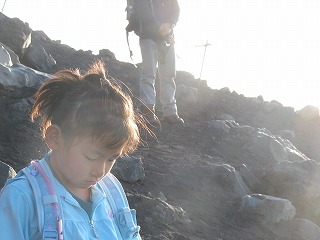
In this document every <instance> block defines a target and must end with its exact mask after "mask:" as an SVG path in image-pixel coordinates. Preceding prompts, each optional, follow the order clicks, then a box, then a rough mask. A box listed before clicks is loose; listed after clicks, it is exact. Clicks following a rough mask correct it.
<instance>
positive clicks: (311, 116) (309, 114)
mask: <svg viewBox="0 0 320 240" xmlns="http://www.w3.org/2000/svg"><path fill="white" fill-rule="evenodd" d="M296 114H297V116H298V117H299V118H301V119H303V120H306V121H313V120H316V119H318V118H319V109H318V108H317V107H314V106H311V105H308V106H305V107H304V108H302V109H301V110H299V111H297V112H296Z"/></svg>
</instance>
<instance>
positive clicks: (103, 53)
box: [99, 49, 117, 60]
mask: <svg viewBox="0 0 320 240" xmlns="http://www.w3.org/2000/svg"><path fill="white" fill-rule="evenodd" d="M99 56H100V57H103V58H108V59H113V60H117V59H116V55H115V54H114V53H113V52H111V51H110V50H109V49H101V50H99Z"/></svg>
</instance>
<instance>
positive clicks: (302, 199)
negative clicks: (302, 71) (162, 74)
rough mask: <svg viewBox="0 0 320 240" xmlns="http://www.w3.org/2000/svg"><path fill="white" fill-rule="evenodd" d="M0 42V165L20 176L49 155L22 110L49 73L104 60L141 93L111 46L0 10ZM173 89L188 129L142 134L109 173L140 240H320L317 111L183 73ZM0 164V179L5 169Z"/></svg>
mask: <svg viewBox="0 0 320 240" xmlns="http://www.w3.org/2000/svg"><path fill="white" fill-rule="evenodd" d="M0 43H2V44H0V83H1V84H0V86H1V88H0V112H1V114H0V161H2V162H4V163H7V164H9V165H10V166H12V167H13V168H14V169H15V170H16V171H18V170H20V169H21V168H23V167H24V166H25V165H26V164H27V163H28V162H29V161H30V159H35V158H39V157H41V156H42V155H43V154H44V153H45V152H46V151H47V148H46V146H45V144H44V142H43V141H42V139H41V136H40V132H39V129H38V126H37V124H36V123H35V124H34V123H31V122H30V119H29V117H28V111H29V110H30V107H31V105H32V103H33V99H32V95H33V93H34V92H35V91H36V89H37V88H38V87H39V85H40V84H41V82H42V81H43V80H44V79H45V78H47V77H50V74H52V73H55V72H56V71H58V70H60V69H63V68H80V69H86V68H87V67H88V66H89V65H90V64H91V63H92V61H94V60H95V59H103V61H104V62H105V64H106V66H107V68H108V70H109V75H110V76H112V77H113V78H115V79H118V80H121V81H123V82H124V83H126V84H127V85H128V86H129V87H130V88H131V89H132V91H133V94H134V96H138V78H139V69H137V68H135V66H133V65H132V64H130V63H123V62H120V61H118V60H117V59H116V58H115V55H114V54H113V53H112V52H110V51H109V50H106V49H104V50H101V51H100V53H99V55H93V54H92V53H91V52H90V51H81V50H80V51H76V50H74V49H73V48H71V47H69V46H66V45H63V44H61V43H60V41H57V40H51V39H50V38H49V37H48V36H46V34H45V33H44V32H42V31H32V29H30V28H29V26H28V24H27V23H23V22H22V21H20V20H19V19H10V18H7V17H6V16H4V15H2V14H0ZM35 70H36V71H35ZM176 83H177V101H178V102H177V103H178V108H179V111H180V113H181V116H182V117H183V118H184V119H185V121H186V124H185V126H184V127H182V126H171V125H166V124H162V125H161V128H160V127H158V128H156V129H154V131H155V133H156V134H157V140H155V139H152V138H151V137H150V136H144V138H145V139H146V143H145V144H144V145H143V146H142V145H141V146H140V147H139V149H138V150H137V151H136V152H135V153H134V154H132V155H131V156H130V158H128V159H124V160H121V161H119V163H118V166H117V168H116V169H115V171H114V172H115V174H116V175H117V176H118V177H119V178H120V179H121V180H122V183H123V185H124V187H125V190H126V192H127V195H128V198H129V201H130V204H131V206H132V207H134V208H136V209H137V212H138V221H139V224H140V225H141V228H142V236H143V238H144V239H215V240H233V239H237V240H247V239H252V240H257V239H279V240H280V239H285V240H287V239H288V240H289V239H294V240H298V239H299V240H304V239H319V238H320V227H319V226H318V225H319V224H320V209H319V206H318V205H319V204H318V202H319V199H320V191H319V190H320V189H319V188H320V187H319V184H318V183H319V180H320V179H319V178H320V165H319V160H320V159H319V156H320V155H319V151H320V150H319V148H318V146H319V143H320V139H319V136H320V134H319V132H320V117H319V110H318V109H317V108H315V107H312V106H307V107H305V108H303V109H301V110H300V111H296V112H295V111H294V109H293V108H291V107H283V106H282V105H281V103H279V102H277V101H272V102H266V101H264V100H263V97H262V96H259V97H257V98H247V97H245V96H243V95H241V94H238V93H236V92H230V91H229V90H228V89H227V88H225V89H220V90H216V89H211V88H209V87H207V84H206V81H204V80H199V79H194V77H193V76H192V75H191V74H189V73H186V72H178V75H177V79H176ZM257 95H259V93H257ZM123 162H125V164H129V163H130V164H132V165H130V166H131V167H130V171H129V172H125V170H124V169H122V168H121V164H123ZM0 166H1V167H0V173H1V177H2V183H3V180H4V179H6V178H7V174H8V168H6V167H5V166H4V165H0ZM10 173H12V171H11V172H10ZM133 173H135V174H133ZM257 194H260V195H257Z"/></svg>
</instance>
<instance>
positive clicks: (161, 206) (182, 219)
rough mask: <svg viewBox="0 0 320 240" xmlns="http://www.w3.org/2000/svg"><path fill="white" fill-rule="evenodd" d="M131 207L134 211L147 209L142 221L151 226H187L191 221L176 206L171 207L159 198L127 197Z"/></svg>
mask: <svg viewBox="0 0 320 240" xmlns="http://www.w3.org/2000/svg"><path fill="white" fill-rule="evenodd" d="M128 200H129V201H130V203H131V207H133V208H135V209H139V208H143V209H149V211H148V213H149V214H148V215H144V216H142V218H144V221H145V222H147V223H148V224H151V225H153V226H156V225H159V224H164V225H172V224H183V225H185V226H189V225H190V224H191V220H190V218H189V217H188V215H187V213H186V212H185V211H184V210H183V209H182V208H181V207H177V206H172V205H170V204H169V203H167V202H165V201H163V200H161V199H160V198H152V197H147V196H144V195H140V196H134V197H130V196H129V197H128Z"/></svg>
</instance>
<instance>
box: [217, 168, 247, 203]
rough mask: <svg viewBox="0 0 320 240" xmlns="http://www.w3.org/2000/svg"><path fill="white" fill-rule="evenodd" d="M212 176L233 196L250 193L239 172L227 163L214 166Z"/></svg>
mask: <svg viewBox="0 0 320 240" xmlns="http://www.w3.org/2000/svg"><path fill="white" fill-rule="evenodd" d="M213 177H214V179H215V180H216V181H217V182H218V183H220V184H221V185H222V186H223V187H224V189H225V191H229V192H231V193H232V194H233V195H234V196H235V197H243V196H245V195H248V194H251V191H250V189H249V188H248V187H247V185H246V184H245V183H244V181H243V179H242V177H241V175H240V173H239V172H238V171H237V170H236V169H235V168H234V167H232V166H230V165H228V164H222V165H218V166H216V167H214V169H213Z"/></svg>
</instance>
